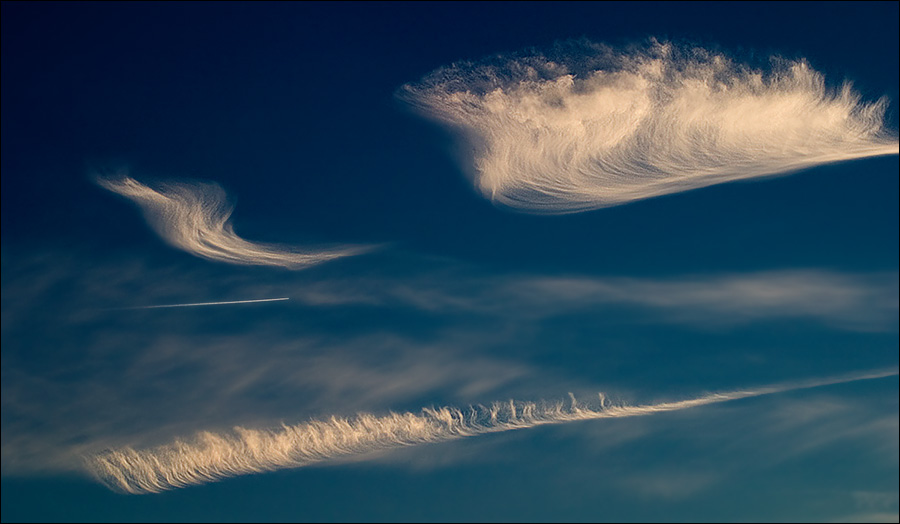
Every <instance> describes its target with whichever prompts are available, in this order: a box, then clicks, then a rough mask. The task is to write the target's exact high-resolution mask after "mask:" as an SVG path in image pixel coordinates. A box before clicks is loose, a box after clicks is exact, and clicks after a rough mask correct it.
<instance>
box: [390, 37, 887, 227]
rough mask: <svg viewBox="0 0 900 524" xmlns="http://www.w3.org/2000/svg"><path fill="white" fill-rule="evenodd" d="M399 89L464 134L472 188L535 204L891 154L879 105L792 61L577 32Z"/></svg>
mask: <svg viewBox="0 0 900 524" xmlns="http://www.w3.org/2000/svg"><path fill="white" fill-rule="evenodd" d="M398 96H399V97H400V98H401V99H403V100H405V101H407V102H408V103H410V104H411V105H412V106H413V107H414V108H416V109H417V110H418V111H419V112H421V113H422V114H424V115H425V116H427V117H429V118H432V119H435V120H437V121H438V122H441V123H443V124H446V125H448V126H450V127H451V128H452V129H453V130H454V131H456V132H457V133H459V134H460V135H461V136H462V137H463V138H464V141H465V143H466V144H467V145H468V147H466V153H465V154H464V157H465V163H466V164H468V168H469V170H470V171H471V173H470V174H471V176H472V177H473V178H474V181H475V183H476V186H477V188H478V189H479V190H480V191H481V192H482V193H483V194H484V196H485V197H487V198H490V199H491V200H493V201H494V202H496V203H499V204H502V205H505V206H510V207H513V208H517V209H520V210H523V211H528V212H535V213H571V212H577V211H585V210H590V209H598V208H603V207H609V206H615V205H620V204H625V203H628V202H633V201H636V200H641V199H645V198H651V197H655V196H660V195H666V194H671V193H678V192H682V191H688V190H691V189H697V188H701V187H705V186H709V185H713V184H719V183H723V182H729V181H732V180H741V179H751V178H758V177H763V176H768V175H776V174H781V173H788V172H791V171H796V170H800V169H805V168H809V167H812V166H816V165H820V164H826V163H831V162H840V161H845V160H851V159H856V158H864V157H870V156H878V155H895V154H897V153H898V142H897V138H896V136H893V135H892V134H891V133H889V132H887V131H886V130H885V127H884V113H885V108H886V106H887V100H886V99H884V98H882V99H881V100H878V101H877V102H874V103H869V102H863V101H861V100H860V96H859V95H858V94H856V93H855V92H854V91H853V89H852V87H851V85H850V84H849V83H847V82H845V83H844V84H843V86H842V87H841V88H840V89H837V90H831V89H828V88H827V87H826V85H825V80H824V77H823V76H822V75H821V74H820V73H818V72H816V71H815V70H813V69H812V68H811V67H810V66H809V64H808V63H807V62H806V61H805V60H785V59H776V58H772V59H771V66H770V68H769V69H768V70H766V71H763V70H759V69H754V68H752V67H750V66H747V65H743V64H739V63H736V62H735V61H734V60H732V59H731V58H729V57H728V56H726V55H724V54H721V53H718V52H713V51H708V50H706V49H701V48H698V47H686V46H676V45H674V44H671V43H660V42H657V41H655V40H654V41H652V43H651V44H650V45H649V46H647V47H645V48H640V49H639V48H637V47H634V48H630V49H626V50H615V49H612V48H609V47H607V46H603V45H598V44H594V43H590V42H587V41H579V42H568V43H565V44H559V45H557V46H555V47H554V48H553V49H551V50H550V52H548V53H540V52H533V53H532V54H520V55H512V56H497V57H494V58H491V59H488V60H484V61H481V62H459V63H455V64H453V65H451V66H449V67H443V68H440V69H438V70H436V71H434V72H432V73H430V74H429V75H427V76H426V77H425V78H424V79H422V80H421V81H420V82H418V83H413V84H407V85H404V86H403V87H401V88H400V90H399V91H398Z"/></svg>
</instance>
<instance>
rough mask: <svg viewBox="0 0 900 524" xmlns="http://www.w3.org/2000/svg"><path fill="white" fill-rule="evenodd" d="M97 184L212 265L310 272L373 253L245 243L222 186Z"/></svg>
mask: <svg viewBox="0 0 900 524" xmlns="http://www.w3.org/2000/svg"><path fill="white" fill-rule="evenodd" d="M97 183H98V184H100V186H102V187H104V188H106V189H108V190H110V191H112V192H114V193H117V194H119V195H122V196H124V197H126V198H128V199H130V200H132V201H133V202H135V203H136V204H137V205H138V206H140V208H141V210H142V211H143V213H144V217H145V218H146V220H147V222H148V223H149V224H150V227H152V228H153V230H154V231H156V233H157V234H158V235H159V236H160V237H162V239H163V240H165V241H166V243H168V244H169V245H171V246H173V247H176V248H178V249H181V250H183V251H186V252H188V253H191V254H192V255H195V256H198V257H201V258H206V259H209V260H216V261H219V262H227V263H230V264H240V265H249V266H280V267H284V268H287V269H304V268H307V267H310V266H314V265H316V264H320V263H322V262H327V261H329V260H334V259H337V258H343V257H348V256H352V255H358V254H361V253H365V252H366V251H369V250H371V249H372V248H371V247H367V246H338V247H332V248H320V249H315V248H308V247H307V248H298V247H285V246H280V245H276V244H263V243H259V242H250V241H248V240H244V239H243V238H241V237H239V236H237V234H235V232H234V228H233V227H232V225H231V221H230V217H231V213H232V206H231V205H230V204H229V202H228V198H227V196H226V194H225V191H224V190H223V189H222V188H221V186H219V185H218V184H213V183H204V182H194V183H187V182H172V183H166V184H160V185H159V186H158V187H156V188H152V187H150V186H148V185H145V184H142V183H141V182H138V181H137V180H135V179H134V178H131V177H130V176H127V175H123V176H116V177H99V178H97Z"/></svg>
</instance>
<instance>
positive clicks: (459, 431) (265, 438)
mask: <svg viewBox="0 0 900 524" xmlns="http://www.w3.org/2000/svg"><path fill="white" fill-rule="evenodd" d="M897 373H898V371H897V370H896V369H892V370H885V371H876V372H868V373H859V374H854V375H845V376H841V377H833V378H827V379H820V380H809V381H803V382H793V383H788V384H780V385H774V386H767V387H762V388H757V389H752V390H739V391H731V392H725V393H714V394H709V395H704V396H702V397H698V398H694V399H688V400H681V401H677V402H664V403H660V404H647V405H639V406H627V405H613V404H611V403H609V402H608V400H607V399H606V397H605V396H604V395H603V394H602V393H601V394H600V396H599V404H598V405H596V406H595V407H590V406H586V405H581V404H579V403H578V402H576V400H575V397H574V396H572V397H571V402H570V403H568V404H566V403H563V402H556V403H548V402H543V401H542V402H537V403H535V402H517V401H513V400H510V401H508V402H497V403H494V404H492V405H491V406H489V407H486V406H477V407H470V408H468V409H458V408H452V407H442V408H424V409H422V412H421V413H409V412H407V413H390V414H388V415H384V416H375V415H371V414H366V413H363V414H359V415H356V416H355V417H352V418H339V417H332V418H330V419H328V420H312V421H310V422H307V423H304V424H299V425H295V426H288V425H283V426H282V427H281V428H279V429H274V430H268V429H246V428H241V427H236V428H235V429H234V432H233V433H228V434H216V433H211V432H202V433H199V434H198V435H197V436H196V437H195V438H194V439H193V440H191V441H185V440H176V441H175V442H173V443H171V444H166V445H163V446H159V447H156V448H151V449H145V450H135V449H132V448H129V447H126V448H121V449H115V450H109V451H106V452H103V453H101V454H99V455H94V456H91V457H89V458H88V459H87V467H88V469H89V470H90V471H91V472H92V473H93V474H94V476H95V477H96V478H97V479H98V480H99V481H101V482H102V483H104V484H105V485H106V486H108V487H109V488H111V489H113V490H116V491H122V492H125V493H157V492H160V491H164V490H168V489H172V488H179V487H184V486H188V485H192V484H201V483H204V482H211V481H215V480H219V479H222V478H225V477H230V476H235V475H242V474H248V473H258V472H262V471H271V470H276V469H282V468H295V467H301V466H305V465H308V464H312V463H316V462H321V461H325V460H328V459H332V458H336V457H341V456H348V455H356V454H361V453H366V452H371V451H376V450H383V449H389V448H397V447H401V446H412V445H416V444H424V443H428V442H442V441H447V440H453V439H458V438H463V437H470V436H475V435H481V434H485V433H497V432H500V431H508V430H513V429H525V428H531V427H535V426H540V425H545V424H560V423H564V422H574V421H579V420H593V419H602V418H621V417H635V416H642V415H650V414H654V413H664V412H668V411H678V410H682V409H688V408H693V407H697V406H704V405H707V404H715V403H719V402H726V401H729V400H737V399H743V398H750V397H758V396H762V395H770V394H774V393H780V392H785V391H792V390H798V389H805V388H814V387H819V386H827V385H831V384H840V383H844V382H853V381H857V380H866V379H876V378H882V377H888V376H894V375H897Z"/></svg>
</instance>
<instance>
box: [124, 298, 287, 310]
mask: <svg viewBox="0 0 900 524" xmlns="http://www.w3.org/2000/svg"><path fill="white" fill-rule="evenodd" d="M281 300H290V298H288V297H282V298H260V299H258V300H230V301H227V302H197V303H194V304H163V305H160V306H136V307H123V308H117V309H159V308H168V307H198V306H227V305H229V304H254V303H257V302H279V301H281Z"/></svg>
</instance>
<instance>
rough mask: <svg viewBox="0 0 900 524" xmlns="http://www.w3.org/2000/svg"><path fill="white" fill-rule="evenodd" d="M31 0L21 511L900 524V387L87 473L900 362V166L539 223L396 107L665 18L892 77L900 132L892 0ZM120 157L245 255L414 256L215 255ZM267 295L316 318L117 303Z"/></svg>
mask: <svg viewBox="0 0 900 524" xmlns="http://www.w3.org/2000/svg"><path fill="white" fill-rule="evenodd" d="M2 15H3V16H2V34H0V38H2V62H0V67H2V117H0V123H2V128H0V133H2V137H3V139H2V156H0V166H2V179H0V184H2V192H0V195H2V196H0V198H2V206H0V218H2V220H0V231H2V256H3V262H2V282H3V302H2V304H3V327H2V337H3V348H4V349H3V361H2V366H3V477H2V483H3V484H2V485H3V495H4V496H3V497H2V518H3V521H42V520H60V521H61V520H91V521H147V520H153V521H157V520H158V521H182V520H188V521H209V520H213V521H248V520H263V521H282V520H290V521H323V520H325V521H332V520H366V521H383V520H393V521H416V520H429V521H447V520H540V521H545V520H551V521H569V520H587V521H598V520H632V521H643V520H695V521H707V520H708V521H714V520H809V519H812V520H839V519H854V518H855V519H861V520H872V519H877V518H888V519H889V520H890V519H891V518H894V519H895V518H896V515H897V511H898V509H897V508H898V500H897V487H898V484H897V477H898V461H897V439H898V434H897V417H898V405H897V398H898V396H897V387H898V385H897V378H896V377H895V376H894V377H888V378H885V379H880V380H874V381H865V382H859V383H852V384H843V385H838V386H830V387H828V388H820V389H814V390H807V391H793V392H789V393H785V394H781V395H776V396H770V397H764V398H759V399H747V400H741V401H736V402H734V403H728V404H720V405H715V406H708V407H704V408H698V409H697V410H695V411H692V410H688V411H684V412H677V413H670V414H661V415H654V416H653V417H640V418H637V419H623V420H610V421H586V422H578V423H574V424H567V425H561V426H555V427H542V428H535V429H528V430H523V431H514V432H507V433H502V434H496V435H487V436H480V437H477V438H472V439H463V440H460V441H454V442H449V443H437V444H429V445H426V446H421V447H413V448H408V449H403V450H399V451H393V452H389V453H388V452H384V453H379V454H375V455H374V456H368V455H367V456H366V457H364V458H365V460H358V461H351V462H337V463H329V464H326V465H323V466H314V467H309V468H300V469H289V470H283V471H277V472H274V473H267V474H261V475H249V476H242V477H237V478H231V479H227V480H224V481H222V482H218V483H213V484H208V485H203V486H193V487H188V488H185V489H179V490H174V491H170V492H166V493H163V494H160V495H140V496H132V495H127V496H126V495H120V494H117V493H113V492H111V491H109V490H107V489H106V488H105V487H103V486H102V485H100V484H98V483H96V482H94V481H93V480H91V479H89V478H86V477H85V476H84V475H82V474H80V473H79V470H78V468H74V467H73V466H71V465H70V462H71V461H70V460H69V459H70V458H71V457H77V455H78V454H79V453H82V454H85V455H89V454H90V453H95V452H97V451H99V450H100V449H101V448H102V447H104V446H110V447H116V446H122V445H134V446H137V447H141V446H148V445H156V444H160V443H165V442H169V441H171V440H172V439H174V438H176V437H183V436H190V435H191V434H193V432H195V431H199V430H213V431H217V430H227V429H228V428H230V427H232V426H234V425H244V426H247V427H270V426H271V425H273V424H275V425H277V424H279V423H280V422H282V421H284V422H285V423H287V424H294V423H298V422H302V421H305V420H309V419H310V418H311V417H318V418H327V417H330V416H331V415H338V416H350V415H353V414H354V413H356V412H358V411H367V412H373V413H376V414H384V413H387V412H388V411H391V410H393V411H403V410H411V411H416V410H418V409H420V408H422V407H423V406H432V405H438V406H440V405H460V406H463V405H467V404H470V403H474V404H477V403H490V402H492V401H495V400H504V399H508V398H517V399H521V400H536V399H541V398H551V399H564V398H567V397H566V394H567V393H568V392H570V391H573V392H575V393H576V394H578V395H582V394H584V395H594V394H595V393H596V391H598V390H602V391H607V392H608V393H610V394H611V395H613V396H615V397H616V398H618V399H620V400H622V401H623V402H628V403H644V402H646V403H653V402H659V401H666V400H673V399H676V400H677V399H683V398H690V397H694V396H701V395H703V394H705V393H708V392H712V391H721V390H732V389H739V388H746V387H751V386H759V385H766V384H771V383H776V382H781V381H786V380H795V379H807V378H816V377H827V376H833V375H839V374H842V373H847V372H854V371H863V370H871V369H885V368H896V366H897V346H898V337H897V333H898V329H897V298H896V297H897V271H898V266H900V256H898V251H900V244H898V237H900V232H898V198H897V194H898V192H900V187H898V185H900V184H898V176H897V172H898V166H897V156H896V155H888V156H880V157H874V158H865V159H861V160H855V161H851V162H844V163H839V164H830V165H822V166H818V167H813V168H811V169H807V170H804V171H801V172H799V173H795V174H790V175H787V176H781V177H774V178H766V179H757V180H750V181H745V182H735V183H728V184H722V185H716V186H712V187H706V188H702V189H697V190H693V191H688V192H682V193H676V194H670V195H666V196H661V197H658V198H651V199H648V200H641V201H637V202H633V203H629V204H627V205H623V206H618V207H612V208H608V209H599V210H595V211H588V212H584V213H575V214H570V215H562V216H541V215H533V214H528V213H526V212H522V211H516V210H512V209H509V208H504V207H499V206H495V205H493V204H492V203H491V202H490V201H489V200H488V199H485V198H484V197H483V196H482V195H481V194H480V193H479V192H478V191H476V190H475V189H474V188H473V185H472V182H471V180H469V179H468V178H467V177H466V176H465V175H464V174H463V173H462V170H461V167H460V164H459V162H458V161H457V155H458V150H459V145H458V143H457V142H456V141H455V138H454V136H453V135H452V134H451V133H450V132H449V131H448V130H447V129H446V128H443V127H440V126H438V125H436V124H435V123H433V122H430V121H427V120H425V119H423V118H421V117H420V116H418V115H416V114H415V113H414V112H413V111H411V110H410V109H409V107H408V106H407V105H405V104H404V103H403V102H402V101H400V100H399V99H398V98H397V96H396V93H397V90H398V89H399V88H400V87H401V86H403V85H405V84H408V83H410V82H417V81H419V80H420V79H421V78H422V77H423V76H424V75H426V74H428V73H429V72H431V71H433V70H435V69H437V68H439V67H441V66H447V65H449V64H452V63H455V62H458V61H461V60H479V59H482V58H484V57H487V56H491V55H495V54H498V53H501V54H509V53H516V52H522V51H523V50H526V49H528V48H532V47H534V48H538V49H545V48H547V47H549V46H551V45H553V44H554V43H555V42H559V41H565V40H568V39H573V38H587V39H589V40H591V41H593V42H600V43H606V44H610V45H614V46H627V45H630V44H635V43H638V44H641V43H644V42H646V41H647V39H648V38H650V37H655V38H657V39H659V40H662V41H672V42H676V43H684V44H690V45H700V46H702V47H705V48H707V49H712V50H719V51H722V52H724V53H727V54H728V55H729V56H732V57H734V58H735V59H736V60H739V61H746V62H750V63H754V64H756V63H763V64H764V63H766V60H767V59H768V57H770V56H772V55H777V56H782V57H785V58H789V59H800V58H805V59H806V60H807V61H808V62H809V63H810V65H811V66H812V67H813V68H814V69H816V70H817V71H819V72H821V73H822V74H824V76H825V79H826V83H827V84H828V85H829V86H831V87H839V86H840V84H841V82H842V81H844V80H845V79H846V80H850V81H852V82H853V85H854V88H855V89H856V90H857V91H858V92H859V93H860V95H861V96H862V98H863V99H864V100H867V101H874V100H877V99H878V98H880V97H882V96H886V97H887V98H888V99H889V102H890V103H889V105H888V108H887V112H886V117H885V123H886V126H887V128H888V129H890V130H893V131H892V132H893V133H895V134H896V129H897V127H898V116H897V115H898V111H897V102H898V100H900V95H898V68H897V64H898V62H900V60H898V23H897V20H898V4H897V3H896V2H875V3H866V2H852V3H851V2H823V3H813V2H800V3H790V2H783V3H782V2H779V3H768V2H765V3H764V2H748V3H743V2H722V3H718V2H715V3H714V2H697V3H693V2H686V3H683V2H660V3H655V2H623V3H605V2H599V3H589V2H571V3H567V2H553V3H540V2H534V3H531V2H528V3H511V2H510V3H474V2H473V3H469V2H459V3H451V2H447V3H376V2H369V3H352V2H336V3H263V2H254V3H237V2H235V3H211V2H202V3H189V2H185V3H167V2H161V3H76V2H67V3H52V2H40V3H26V2H4V3H3V4H2ZM121 169H127V170H128V171H129V173H130V174H131V175H132V176H134V177H135V178H137V179H139V180H143V181H154V180H172V179H175V180H182V181H184V180H203V181H209V182H215V183H218V184H220V185H221V186H222V187H223V188H224V189H225V191H226V192H227V193H228V195H229V197H231V198H232V199H233V201H234V203H235V210H234V214H233V215H232V219H233V223H234V230H235V232H236V233H237V235H238V236H240V237H242V238H245V239H250V240H253V241H259V242H271V243H283V244H287V245H300V246H303V245H323V244H327V245H345V244H379V245H382V247H381V249H379V250H378V251H376V252H374V253H371V254H368V255H361V256H357V257H350V258H346V259H342V260H337V261H334V262H329V263H325V264H322V265H320V266H315V267H312V268H309V269H305V270H303V271H295V272H294V271H287V270H284V269H282V268H269V267H254V266H234V265H229V264H223V263H219V262H211V261H208V260H203V259H200V258H196V257H193V256H191V255H190V254H188V253H185V252H183V251H179V250H177V249H173V248H172V247H170V246H169V245H167V244H166V243H164V242H163V241H161V240H160V237H159V236H158V235H157V234H156V233H155V232H154V231H153V230H152V229H151V228H148V227H147V223H146V222H145V220H144V218H143V217H142V215H141V213H140V212H139V211H138V209H137V208H136V206H134V205H132V204H131V203H130V202H128V201H127V200H125V199H123V198H121V197H118V196H116V195H114V194H112V193H110V192H109V191H106V190H104V189H102V188H101V187H99V186H98V185H97V184H95V183H94V179H93V175H94V174H95V173H97V172H101V173H110V172H114V171H117V170H121ZM546 279H550V280H546ZM552 279H571V281H574V282H575V284H574V285H573V286H572V288H571V289H570V288H568V287H564V285H566V286H567V285H569V284H567V283H560V280H552ZM548 281H550V282H551V284H552V285H551V284H547V282H548ZM567 282H570V281H569V280H567ZM548 286H549V287H548ZM554 286H555V287H554ZM547 289H551V290H552V292H549V294H541V293H544V292H545V291H546V290H547ZM760 289H764V290H765V292H762V291H759V292H758V290H760ZM542 290H543V291H542ZM564 290H568V291H564ZM601 290H602V291H601ZM748 290H749V291H748ZM757 292H758V293H757ZM742 293H745V294H742ZM765 293H773V294H775V295H777V296H779V297H781V296H784V297H787V298H784V299H783V302H778V301H777V300H775V301H767V300H768V299H765V298H759V297H760V296H762V295H764V294H765ZM780 293H783V295H782V294H780ZM600 295H602V296H603V298H597V297H599V296H600ZM767 296H768V295H767ZM268 297H291V301H289V302H285V303H284V304H277V303H276V304H265V305H262V304H259V305H247V306H235V307H228V308H226V307H221V308H195V309H190V310H188V309H182V310H174V309H171V310H137V311H131V310H128V311H117V312H110V311H107V310H112V309H115V308H124V307H136V306H144V305H154V304H156V305H158V304H175V303H194V302H210V301H227V300H241V299H253V298H268ZM610 297H612V298H610ZM103 311H106V312H103ZM76 462H77V461H76Z"/></svg>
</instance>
